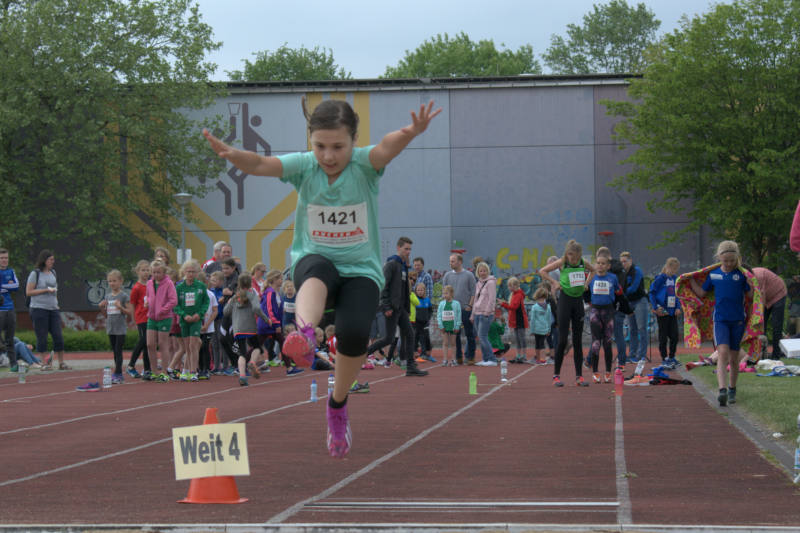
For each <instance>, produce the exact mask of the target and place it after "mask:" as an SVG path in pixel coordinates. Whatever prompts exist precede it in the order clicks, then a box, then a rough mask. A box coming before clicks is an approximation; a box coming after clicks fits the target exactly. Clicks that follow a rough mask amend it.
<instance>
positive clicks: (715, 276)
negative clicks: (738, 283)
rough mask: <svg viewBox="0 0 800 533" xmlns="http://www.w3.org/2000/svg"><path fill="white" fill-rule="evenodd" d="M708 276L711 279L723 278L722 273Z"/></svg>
mask: <svg viewBox="0 0 800 533" xmlns="http://www.w3.org/2000/svg"><path fill="white" fill-rule="evenodd" d="M708 277H709V278H711V279H722V274H709V275H708Z"/></svg>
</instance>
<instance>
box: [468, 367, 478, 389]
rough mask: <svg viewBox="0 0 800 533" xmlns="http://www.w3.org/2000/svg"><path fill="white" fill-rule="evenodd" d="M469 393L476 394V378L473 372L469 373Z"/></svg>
mask: <svg viewBox="0 0 800 533" xmlns="http://www.w3.org/2000/svg"><path fill="white" fill-rule="evenodd" d="M469 393H470V394H478V376H476V375H475V372H470V373H469Z"/></svg>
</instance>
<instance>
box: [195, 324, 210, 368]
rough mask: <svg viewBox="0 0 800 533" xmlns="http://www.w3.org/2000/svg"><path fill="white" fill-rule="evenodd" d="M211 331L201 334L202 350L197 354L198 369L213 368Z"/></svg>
mask: <svg viewBox="0 0 800 533" xmlns="http://www.w3.org/2000/svg"><path fill="white" fill-rule="evenodd" d="M211 335H212V334H211V333H201V334H200V351H199V352H198V356H197V370H198V371H199V372H208V371H209V370H211Z"/></svg>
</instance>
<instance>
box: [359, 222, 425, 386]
mask: <svg viewBox="0 0 800 533" xmlns="http://www.w3.org/2000/svg"><path fill="white" fill-rule="evenodd" d="M412 244H413V243H412V242H411V239H409V238H408V237H400V238H399V239H398V240H397V254H396V255H393V256H391V257H389V258H388V259H387V260H386V263H384V265H383V277H384V278H386V283H385V284H384V286H383V290H382V291H381V301H380V310H381V311H383V314H384V316H386V335H385V336H384V337H383V338H382V339H380V340H378V341H376V342H375V343H373V344H372V345H371V346H369V347H368V348H367V353H373V352H376V351H377V350H380V349H381V348H383V347H384V346H388V345H389V344H391V343H392V338H394V332H395V330H396V329H397V327H398V326H399V327H400V359H401V360H404V361H405V362H406V376H427V375H428V372H427V371H425V370H420V369H419V368H417V363H416V361H414V331H413V330H412V329H411V322H410V320H409V312H410V310H411V300H410V288H409V286H408V260H409V257H411V245H412Z"/></svg>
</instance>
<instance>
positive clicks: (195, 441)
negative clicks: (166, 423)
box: [172, 424, 250, 480]
mask: <svg viewBox="0 0 800 533" xmlns="http://www.w3.org/2000/svg"><path fill="white" fill-rule="evenodd" d="M172 450H173V453H174V458H175V479H176V480H179V479H194V478H200V477H214V476H249V475H250V461H249V459H248V456H247V434H246V432H245V425H244V424H204V425H202V426H190V427H184V428H172Z"/></svg>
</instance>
